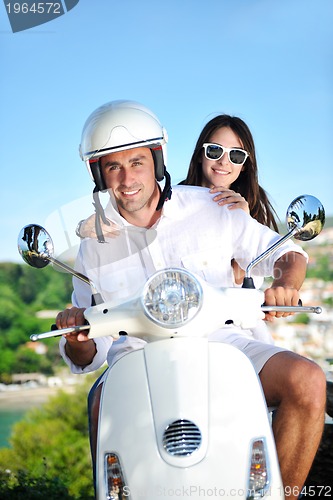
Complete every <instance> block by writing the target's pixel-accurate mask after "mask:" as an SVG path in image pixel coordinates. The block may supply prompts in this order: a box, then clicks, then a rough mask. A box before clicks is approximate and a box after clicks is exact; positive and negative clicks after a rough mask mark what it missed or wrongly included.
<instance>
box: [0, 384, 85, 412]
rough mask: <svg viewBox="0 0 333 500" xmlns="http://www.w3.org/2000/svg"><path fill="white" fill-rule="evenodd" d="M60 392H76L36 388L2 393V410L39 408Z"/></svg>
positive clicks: (62, 388) (55, 388) (69, 389)
mask: <svg viewBox="0 0 333 500" xmlns="http://www.w3.org/2000/svg"><path fill="white" fill-rule="evenodd" d="M59 390H66V392H74V390H75V387H73V386H70V387H67V388H64V387H61V388H59V387H34V388H22V389H15V390H10V391H1V392H0V409H1V410H4V409H20V408H29V407H30V406H31V407H33V406H38V405H40V404H43V403H45V402H46V401H47V400H48V398H49V397H51V396H53V395H55V394H57V392H58V391H59Z"/></svg>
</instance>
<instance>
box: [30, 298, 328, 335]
mask: <svg viewBox="0 0 333 500" xmlns="http://www.w3.org/2000/svg"><path fill="white" fill-rule="evenodd" d="M261 310H262V311H263V312H265V313H266V312H271V311H275V312H293V313H300V312H306V313H315V314H320V313H321V312H322V308H321V307H319V306H266V305H262V306H261ZM89 328H90V325H89V324H85V325H81V326H73V327H70V328H61V329H59V330H58V329H57V327H56V325H52V328H51V331H49V332H45V333H35V334H33V335H31V336H30V340H31V341H32V342H36V341H37V340H43V339H47V338H51V337H60V336H62V335H67V334H68V333H79V332H82V331H84V330H89Z"/></svg>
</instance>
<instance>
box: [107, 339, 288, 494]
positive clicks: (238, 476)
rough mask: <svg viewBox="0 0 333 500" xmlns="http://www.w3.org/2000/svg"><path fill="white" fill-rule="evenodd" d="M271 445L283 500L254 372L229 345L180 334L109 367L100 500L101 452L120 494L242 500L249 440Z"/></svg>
mask: <svg viewBox="0 0 333 500" xmlns="http://www.w3.org/2000/svg"><path fill="white" fill-rule="evenodd" d="M257 439H263V440H264V442H265V446H266V449H267V461H268V464H269V465H268V474H269V481H268V482H269V490H268V492H267V495H268V496H269V498H270V499H275V498H282V494H281V492H282V491H283V488H282V484H281V478H280V473H279V469H278V465H277V457H276V451H275V446H274V441H273V436H272V432H271V428H270V424H269V419H268V416H267V408H266V404H265V401H264V398H263V394H262V390H261V386H260V383H259V381H258V377H257V375H256V373H255V371H254V369H253V366H252V364H251V363H250V361H249V360H248V359H247V358H246V356H245V355H244V354H243V353H241V352H240V351H239V350H238V349H235V348H234V347H232V346H230V345H227V344H223V343H218V342H207V340H206V339H202V338H199V339H193V338H192V339H189V338H178V339H168V340H162V341H157V342H153V343H150V344H146V345H145V347H144V349H141V350H138V351H135V352H132V353H130V354H128V355H126V356H124V357H123V358H121V359H120V360H119V361H117V363H116V364H115V365H114V366H113V367H112V369H110V370H109V374H108V377H107V379H106V381H105V383H104V387H103V393H102V403H101V412H100V422H99V437H98V450H97V498H98V499H99V500H100V499H107V498H109V499H112V498H115V499H116V498H117V497H116V496H114V497H112V496H110V491H108V488H109V486H108V479H107V477H106V471H105V469H106V468H105V460H106V459H105V457H106V456H107V454H109V453H113V454H115V456H117V458H118V460H119V468H120V469H121V474H122V477H123V481H124V483H123V484H122V485H121V488H122V495H123V496H118V498H119V499H121V498H129V499H131V500H139V499H145V500H156V499H158V498H160V497H161V498H163V497H166V498H168V499H170V498H183V497H184V498H186V497H190V498H192V499H201V498H202V497H204V496H213V497H214V496H215V497H219V496H221V497H222V496H223V497H224V498H235V497H237V498H248V495H249V492H248V485H249V474H250V460H251V446H252V443H253V442H254V441H256V440H257Z"/></svg>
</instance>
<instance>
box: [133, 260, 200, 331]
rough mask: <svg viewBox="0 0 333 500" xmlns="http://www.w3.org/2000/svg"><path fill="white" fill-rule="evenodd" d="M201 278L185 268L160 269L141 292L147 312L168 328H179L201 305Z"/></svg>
mask: <svg viewBox="0 0 333 500" xmlns="http://www.w3.org/2000/svg"><path fill="white" fill-rule="evenodd" d="M202 297H203V295H202V288H201V285H200V283H199V281H198V280H197V279H196V278H195V277H194V276H193V275H192V274H191V273H189V272H188V271H186V270H185V269H168V270H163V271H158V272H157V273H155V274H154V275H153V276H152V277H151V278H150V279H149V280H148V281H147V283H146V285H145V288H144V290H143V294H142V305H143V309H144V312H145V314H146V315H147V316H148V318H150V319H151V320H152V321H154V322H155V323H157V324H158V325H161V326H163V327H166V328H177V327H180V326H182V325H184V324H185V323H187V322H188V321H190V320H191V319H193V318H194V316H195V315H196V314H197V313H198V312H199V310H200V308H201V305H202Z"/></svg>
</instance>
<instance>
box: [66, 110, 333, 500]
mask: <svg viewBox="0 0 333 500" xmlns="http://www.w3.org/2000/svg"><path fill="white" fill-rule="evenodd" d="M166 142H167V138H166V132H165V130H164V129H163V128H162V127H161V125H160V123H159V121H158V119H157V118H156V116H155V115H153V114H152V113H151V111H149V110H148V109H147V108H145V107H143V106H141V105H139V104H137V103H134V102H130V101H115V102H111V103H108V104H106V105H105V106H102V107H100V108H98V109H97V110H96V111H95V112H94V113H92V115H90V117H89V118H88V120H87V122H86V124H85V126H84V129H83V133H82V141H81V155H82V158H83V159H84V160H85V161H86V164H87V167H88V170H89V172H90V173H91V175H92V177H93V179H94V181H95V190H94V197H95V206H96V234H97V235H98V240H99V241H97V240H94V239H88V240H83V241H82V243H81V248H80V253H79V256H78V259H77V268H78V270H79V271H81V272H84V273H85V274H87V275H88V276H89V277H90V278H91V279H92V281H93V282H94V284H95V285H97V288H98V289H99V291H101V293H102V295H103V297H104V299H106V300H114V301H119V300H122V299H123V297H125V296H126V294H128V293H130V292H131V290H133V287H134V286H135V285H136V286H137V281H138V280H141V279H142V280H144V279H146V277H147V276H149V275H151V274H152V273H153V272H155V271H156V270H158V269H161V268H164V267H170V266H172V267H185V268H187V269H189V270H190V271H193V272H195V273H197V274H199V275H201V276H202V277H203V278H204V279H206V280H207V281H208V282H209V283H212V284H216V285H220V286H232V285H233V279H232V270H231V266H230V262H231V260H232V259H235V260H236V261H237V262H238V263H239V265H240V266H241V267H242V268H243V269H245V268H246V266H247V265H248V264H249V262H250V261H251V260H252V259H253V258H254V257H256V256H257V255H259V254H260V253H262V252H263V251H264V250H265V249H266V248H268V246H270V245H271V244H272V243H273V242H274V241H276V239H277V238H278V235H276V234H275V233H274V232H272V231H271V230H270V229H268V228H267V227H264V226H262V225H260V224H258V223H257V222H256V221H255V220H254V219H252V218H251V217H249V216H248V215H247V214H245V213H244V212H243V211H242V210H233V211H229V210H227V209H226V207H218V205H217V204H216V203H214V202H213V201H212V198H211V197H210V196H209V194H208V190H205V189H203V188H196V187H188V186H178V187H176V188H174V190H173V193H172V199H171V200H170V196H171V189H170V179H169V176H168V173H167V171H166V168H165V165H164V159H165V148H166ZM163 153H164V154H163ZM164 177H165V178H166V181H165V187H164V189H163V191H162V190H161V189H160V187H159V184H158V183H157V181H161V180H162V179H163V178H164ZM106 190H108V191H109V194H110V203H109V204H108V206H107V208H106V211H105V213H104V210H103V209H102V207H101V205H100V203H99V199H98V191H106ZM108 219H110V220H112V224H115V225H116V227H118V229H120V230H122V229H126V230H127V231H130V230H134V229H137V230H138V235H139V237H138V238H137V242H136V246H135V250H134V251H130V252H129V253H128V254H126V252H125V254H124V250H125V247H126V244H124V239H123V238H117V237H116V238H114V239H113V240H112V241H111V240H108V239H107V242H106V243H105V244H103V245H101V244H100V242H102V241H105V239H104V236H103V234H102V232H101V227H102V226H101V220H102V221H103V222H104V224H105V223H106V224H107V221H108ZM140 231H141V232H140ZM141 236H143V237H142V238H141ZM140 242H141V243H140ZM142 242H144V243H142ZM125 243H126V242H125ZM121 257H122V258H121ZM108 258H111V259H113V262H109V260H108ZM256 272H258V273H259V274H261V275H263V276H268V275H273V276H274V280H273V282H272V285H271V287H270V288H268V289H267V290H266V291H265V302H266V304H268V305H297V304H298V300H299V292H298V291H299V289H300V287H301V285H302V283H303V280H304V277H305V272H306V256H305V254H304V252H303V251H302V250H301V249H300V248H299V247H298V246H297V245H294V244H293V243H291V242H288V243H285V244H284V245H283V246H282V247H280V248H279V250H277V251H276V252H275V253H274V254H273V255H272V256H271V257H269V258H268V259H266V260H265V261H263V263H260V264H259V265H258V266H257V268H256ZM90 294H91V292H90V289H89V287H88V286H86V285H85V284H82V283H81V282H80V283H79V282H78V281H76V280H74V293H73V304H74V307H73V308H71V309H68V310H66V311H63V312H62V313H59V315H58V317H57V326H58V328H64V327H68V326H73V325H80V324H83V322H84V315H83V312H84V309H85V308H86V307H88V306H89V305H90ZM286 315H287V314H283V313H269V314H267V315H266V319H267V320H272V319H273V318H274V316H286ZM212 338H214V340H220V341H221V342H227V343H232V344H234V345H236V346H237V347H238V348H239V349H241V350H242V351H243V352H245V354H246V355H248V357H249V358H250V359H251V361H252V363H253V365H254V367H255V369H256V371H257V373H259V376H260V380H261V383H262V387H263V390H264V394H265V397H266V400H267V404H268V405H269V406H277V407H278V410H277V415H276V418H275V419H274V423H273V431H274V436H275V440H276V446H277V452H278V456H279V461H280V468H281V474H282V479H283V483H284V485H285V487H288V492H292V493H293V494H294V496H293V495H290V497H291V498H297V496H298V493H299V492H300V491H301V489H302V485H303V484H304V482H305V480H306V477H307V474H308V472H309V470H310V467H311V464H312V461H313V458H314V456H315V453H316V450H317V448H318V446H319V442H320V438H321V435H322V430H323V425H324V414H325V401H326V380H325V376H324V374H323V372H322V371H321V369H320V368H319V367H318V366H317V365H316V364H314V363H313V362H311V361H310V360H307V359H305V358H303V357H301V356H298V355H297V354H295V353H292V352H290V351H286V350H284V349H281V348H279V347H277V346H274V345H270V344H264V343H262V342H259V341H257V340H255V339H254V338H253V336H252V333H251V332H249V331H237V330H236V329H235V330H234V331H232V332H231V333H230V332H229V331H228V334H226V333H225V332H224V331H222V330H221V331H219V332H215V333H214V334H212ZM142 344H143V341H140V340H138V339H131V338H125V340H122V341H119V342H114V343H112V339H111V338H108V337H103V338H99V339H95V340H91V339H87V337H86V335H85V334H83V333H79V334H74V333H73V334H69V335H66V336H65V337H64V338H62V340H61V343H60V349H61V352H62V355H63V357H64V359H65V361H66V362H67V363H68V365H69V366H70V367H71V369H72V371H74V372H76V373H80V372H89V371H93V370H95V369H97V368H99V367H100V366H101V365H102V364H103V362H104V361H105V360H106V359H107V360H108V363H109V365H111V364H112V363H113V361H114V360H115V359H116V358H117V357H118V356H120V355H122V354H123V353H124V352H127V351H128V350H131V349H136V348H141V347H142ZM101 387H102V384H100V385H99V386H98V387H97V389H96V390H95V392H94V400H93V404H92V411H91V414H92V425H91V430H92V437H93V439H92V452H93V456H94V454H95V446H96V432H97V431H96V426H97V417H98V410H99V397H100V392H101Z"/></svg>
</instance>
